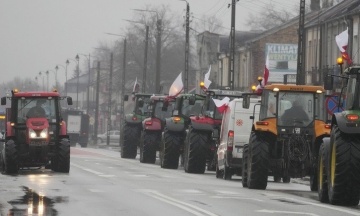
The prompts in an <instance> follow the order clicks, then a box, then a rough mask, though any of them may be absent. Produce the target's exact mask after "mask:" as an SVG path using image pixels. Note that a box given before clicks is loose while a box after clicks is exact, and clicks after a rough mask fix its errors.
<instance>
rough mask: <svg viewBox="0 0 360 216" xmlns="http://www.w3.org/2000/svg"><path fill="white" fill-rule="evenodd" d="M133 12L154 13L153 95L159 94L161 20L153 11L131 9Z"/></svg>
mask: <svg viewBox="0 0 360 216" xmlns="http://www.w3.org/2000/svg"><path fill="white" fill-rule="evenodd" d="M133 10H135V11H140V12H151V13H156V30H157V35H156V74H155V93H157V94H158V93H160V91H161V87H160V74H161V34H162V31H161V30H162V20H161V19H159V14H158V12H157V11H154V10H141V9H133Z"/></svg>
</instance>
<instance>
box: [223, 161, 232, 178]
mask: <svg viewBox="0 0 360 216" xmlns="http://www.w3.org/2000/svg"><path fill="white" fill-rule="evenodd" d="M222 177H223V179H224V180H231V177H232V173H231V169H230V167H228V166H226V164H225V166H224V175H223V176H222Z"/></svg>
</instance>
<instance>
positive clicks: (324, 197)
mask: <svg viewBox="0 0 360 216" xmlns="http://www.w3.org/2000/svg"><path fill="white" fill-rule="evenodd" d="M329 148H330V146H329V145H328V144H325V143H323V144H321V146H320V149H319V157H318V168H317V172H318V174H317V184H318V186H317V188H318V195H319V200H320V202H322V203H327V202H329V195H328V185H327V177H326V167H327V166H328V163H329V162H328V160H329V158H328V154H329Z"/></svg>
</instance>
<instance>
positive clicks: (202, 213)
mask: <svg viewBox="0 0 360 216" xmlns="http://www.w3.org/2000/svg"><path fill="white" fill-rule="evenodd" d="M137 191H140V192H142V193H145V194H146V195H148V196H151V197H153V198H155V199H158V200H161V201H163V202H165V203H168V204H170V205H173V206H176V207H178V208H181V209H183V210H185V211H187V212H189V213H191V214H193V215H197V216H217V215H216V214H214V213H212V212H209V211H206V210H205V209H202V208H199V207H197V206H195V205H191V204H189V203H186V202H182V201H180V200H177V199H174V198H172V197H169V196H166V195H164V194H162V193H160V192H158V191H156V190H148V189H143V190H137Z"/></svg>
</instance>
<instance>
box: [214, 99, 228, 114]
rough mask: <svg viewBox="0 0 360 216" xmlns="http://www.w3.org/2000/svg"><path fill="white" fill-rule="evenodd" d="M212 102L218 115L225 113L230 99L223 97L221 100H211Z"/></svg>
mask: <svg viewBox="0 0 360 216" xmlns="http://www.w3.org/2000/svg"><path fill="white" fill-rule="evenodd" d="M213 101H214V103H215V106H216V107H217V109H218V111H219V112H220V113H223V112H224V111H225V109H226V107H227V106H228V105H229V102H230V98H229V97H224V98H223V99H222V100H219V99H214V98H213Z"/></svg>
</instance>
